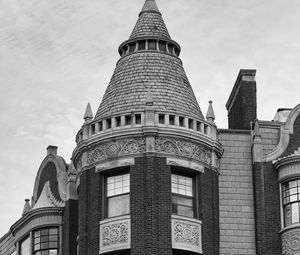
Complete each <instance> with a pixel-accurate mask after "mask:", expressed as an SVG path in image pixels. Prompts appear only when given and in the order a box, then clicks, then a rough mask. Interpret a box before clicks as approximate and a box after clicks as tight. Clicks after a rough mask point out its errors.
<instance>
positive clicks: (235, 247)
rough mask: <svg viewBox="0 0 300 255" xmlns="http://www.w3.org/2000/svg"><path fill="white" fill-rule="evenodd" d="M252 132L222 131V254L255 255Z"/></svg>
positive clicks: (220, 191) (220, 196) (220, 187)
mask: <svg viewBox="0 0 300 255" xmlns="http://www.w3.org/2000/svg"><path fill="white" fill-rule="evenodd" d="M250 139H251V138H250V132H247V131H245V132H238V131H234V130H228V131H226V130H223V131H222V130H221V132H220V142H221V143H222V144H223V147H224V154H223V157H222V159H221V162H220V163H221V165H220V177H219V203H220V254H221V255H234V254H236V255H242V254H252V255H254V254H256V253H255V219H254V201H253V182H252V164H251V140H250Z"/></svg>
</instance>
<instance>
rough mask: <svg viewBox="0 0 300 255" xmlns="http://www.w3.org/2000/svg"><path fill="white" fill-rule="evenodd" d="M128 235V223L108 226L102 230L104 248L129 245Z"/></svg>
mask: <svg viewBox="0 0 300 255" xmlns="http://www.w3.org/2000/svg"><path fill="white" fill-rule="evenodd" d="M128 235H129V227H128V224H127V222H121V223H115V224H110V225H106V226H104V227H103V229H102V246H103V247H106V246H110V245H118V244H122V243H127V242H128Z"/></svg>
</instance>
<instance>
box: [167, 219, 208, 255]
mask: <svg viewBox="0 0 300 255" xmlns="http://www.w3.org/2000/svg"><path fill="white" fill-rule="evenodd" d="M172 247H173V249H181V250H188V251H193V252H198V253H201V252H202V243H201V222H200V221H199V220H196V219H189V218H185V217H179V216H172Z"/></svg>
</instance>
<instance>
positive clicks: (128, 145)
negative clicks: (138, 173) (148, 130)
mask: <svg viewBox="0 0 300 255" xmlns="http://www.w3.org/2000/svg"><path fill="white" fill-rule="evenodd" d="M145 151H146V139H145V138H136V139H124V140H118V141H114V142H109V143H105V144H101V145H99V146H97V147H96V148H94V149H92V150H90V151H89V152H88V163H89V164H93V163H96V162H98V161H102V160H105V159H108V158H112V157H117V156H124V155H131V154H139V153H144V152H145Z"/></svg>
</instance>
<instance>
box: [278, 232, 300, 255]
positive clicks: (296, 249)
mask: <svg viewBox="0 0 300 255" xmlns="http://www.w3.org/2000/svg"><path fill="white" fill-rule="evenodd" d="M282 254H283V255H296V254H300V232H299V231H297V232H291V233H285V234H283V235H282Z"/></svg>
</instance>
